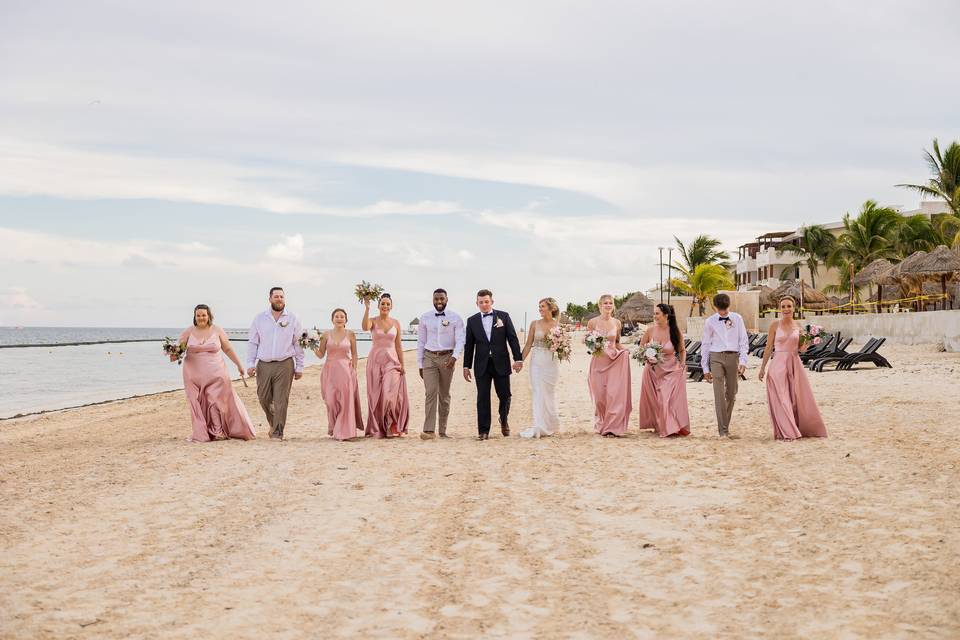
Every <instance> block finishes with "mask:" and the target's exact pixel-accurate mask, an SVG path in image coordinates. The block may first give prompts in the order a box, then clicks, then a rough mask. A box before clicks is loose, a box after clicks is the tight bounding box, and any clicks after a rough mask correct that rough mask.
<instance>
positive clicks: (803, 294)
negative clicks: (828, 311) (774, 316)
mask: <svg viewBox="0 0 960 640" xmlns="http://www.w3.org/2000/svg"><path fill="white" fill-rule="evenodd" d="M770 295H771V297H773V299H774V300H775V301H776V302H778V303H779V301H780V298H782V297H783V296H791V297H793V298H795V299H796V300H797V301H798V302H799V305H800V306H801V307H806V308H807V309H823V308H824V307H826V306H827V305H828V304H829V303H830V301H829V300H827V296H826V295H824V294H823V293H822V292H821V291H818V290H816V289H814V288H813V287H811V286H810V285H808V284H807V283H806V282H803V281H802V280H788V281H787V282H784V283H783V284H781V285H780V286H779V287H777V288H776V289H774V290H773V293H771V294H770Z"/></svg>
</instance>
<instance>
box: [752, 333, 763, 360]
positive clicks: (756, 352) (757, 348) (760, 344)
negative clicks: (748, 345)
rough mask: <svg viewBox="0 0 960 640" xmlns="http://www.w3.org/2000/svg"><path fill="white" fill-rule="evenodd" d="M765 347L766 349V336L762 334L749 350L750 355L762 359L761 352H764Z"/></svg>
mask: <svg viewBox="0 0 960 640" xmlns="http://www.w3.org/2000/svg"><path fill="white" fill-rule="evenodd" d="M766 347H767V334H765V333H764V334H763V335H761V336H760V337H759V338H758V339H757V342H756V344H754V346H753V348H752V349H750V354H751V355H755V356H757V357H758V358H762V357H763V350H764V349H765V348H766Z"/></svg>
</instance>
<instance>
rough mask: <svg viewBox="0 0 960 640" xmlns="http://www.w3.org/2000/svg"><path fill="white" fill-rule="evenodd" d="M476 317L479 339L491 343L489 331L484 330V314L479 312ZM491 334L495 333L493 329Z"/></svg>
mask: <svg viewBox="0 0 960 640" xmlns="http://www.w3.org/2000/svg"><path fill="white" fill-rule="evenodd" d="M474 318H476V319H477V336H478V337H477V340H478V341H482V342H485V343H487V344H490V341H489V340H487V332H486V331H484V330H483V314H482V313H478V314H477V315H475V316H474ZM490 335H493V331H491V332H490Z"/></svg>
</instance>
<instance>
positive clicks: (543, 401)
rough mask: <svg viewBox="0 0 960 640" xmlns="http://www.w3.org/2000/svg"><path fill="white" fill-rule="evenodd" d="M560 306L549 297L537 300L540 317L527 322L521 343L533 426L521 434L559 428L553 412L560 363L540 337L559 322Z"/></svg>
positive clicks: (534, 435) (539, 433) (529, 435)
mask: <svg viewBox="0 0 960 640" xmlns="http://www.w3.org/2000/svg"><path fill="white" fill-rule="evenodd" d="M559 317H560V306H559V305H558V304H557V301H556V300H554V299H553V298H544V299H543V300H541V301H540V319H539V320H534V321H533V322H531V323H530V330H529V331H527V343H526V344H525V345H523V356H522V357H523V360H526V359H527V356H530V354H531V353H532V354H533V355H532V357H531V358H530V387H531V392H532V395H533V426H532V427H530V428H528V429H524V430H523V431H521V432H520V437H521V438H539V437H541V436H552V435H553V434H555V433H556V432H557V431H559V430H560V417H559V416H558V415H557V399H556V393H557V380H558V379H559V378H560V363H559V361H558V360H557V359H556V358H555V357H554V356H553V353H552V352H551V351H550V349H549V348H548V347H547V346H545V345H544V341H545V340H546V339H547V337H548V336H549V335H550V332H551V331H552V330H553V329H554V328H555V327H558V326H560V323H559V322H558V321H557V318H559Z"/></svg>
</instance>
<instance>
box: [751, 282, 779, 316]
mask: <svg viewBox="0 0 960 640" xmlns="http://www.w3.org/2000/svg"><path fill="white" fill-rule="evenodd" d="M748 291H759V292H760V297H759V299H758V300H757V302H758V303H759V305H760V311H763V310H764V309H772V308H773V307H776V306H777V301H776V300H774V299H773V295H772V294H773V289H771V288H770V287H768V286H767V285H765V284H762V285H760V286H759V287H750V288H749V289H748Z"/></svg>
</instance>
